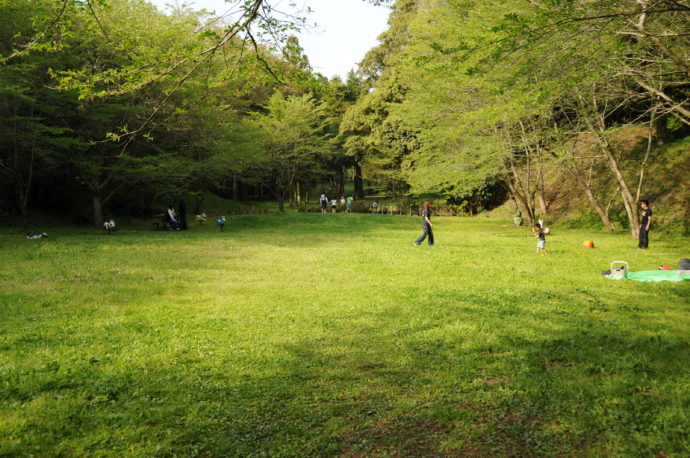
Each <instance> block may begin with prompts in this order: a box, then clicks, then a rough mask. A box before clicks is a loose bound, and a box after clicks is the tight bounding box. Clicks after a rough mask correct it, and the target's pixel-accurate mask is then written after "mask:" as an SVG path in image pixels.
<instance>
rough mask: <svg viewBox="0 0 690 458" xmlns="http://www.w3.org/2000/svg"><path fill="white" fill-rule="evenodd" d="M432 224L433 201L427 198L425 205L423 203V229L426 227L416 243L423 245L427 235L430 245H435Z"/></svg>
mask: <svg viewBox="0 0 690 458" xmlns="http://www.w3.org/2000/svg"><path fill="white" fill-rule="evenodd" d="M431 226H432V224H431V203H430V202H429V201H428V200H425V201H424V205H422V229H424V233H422V235H420V236H419V238H418V239H417V240H415V241H414V244H415V245H421V244H422V242H423V241H424V239H425V238H427V237H429V241H428V244H429V246H433V245H434V232H433V231H432V230H431Z"/></svg>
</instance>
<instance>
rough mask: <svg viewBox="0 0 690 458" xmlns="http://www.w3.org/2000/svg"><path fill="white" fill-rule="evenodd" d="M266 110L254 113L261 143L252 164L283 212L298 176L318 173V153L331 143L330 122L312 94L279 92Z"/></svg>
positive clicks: (324, 151)
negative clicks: (286, 95)
mask: <svg viewBox="0 0 690 458" xmlns="http://www.w3.org/2000/svg"><path fill="white" fill-rule="evenodd" d="M265 111H266V112H265V113H255V114H254V115H253V117H252V119H253V123H252V126H253V127H254V128H255V129H256V130H257V131H258V132H259V134H260V145H261V146H260V150H259V151H258V154H257V155H256V156H255V157H253V158H252V160H251V162H252V165H251V166H252V168H253V169H254V170H256V171H257V172H258V174H259V176H260V177H261V180H262V183H263V185H264V186H266V187H267V188H268V189H269V190H270V191H271V192H272V193H273V196H274V197H275V198H276V200H277V202H278V209H279V210H280V211H281V212H283V211H285V201H286V200H288V199H289V197H290V194H291V192H292V191H293V187H294V185H295V183H296V182H297V180H303V181H307V180H308V179H309V178H310V176H313V175H314V174H316V173H318V164H319V155H321V154H324V153H326V152H327V151H328V150H329V147H330V142H329V140H330V139H329V138H328V136H327V135H326V131H325V129H326V127H327V122H326V119H325V116H324V110H323V107H322V106H321V105H320V104H319V103H318V102H317V101H316V100H315V99H314V98H313V97H312V96H311V95H309V94H305V95H302V96H288V97H284V96H283V95H282V94H281V93H279V92H276V93H275V94H273V96H271V98H270V99H269V101H268V103H267V104H266V106H265Z"/></svg>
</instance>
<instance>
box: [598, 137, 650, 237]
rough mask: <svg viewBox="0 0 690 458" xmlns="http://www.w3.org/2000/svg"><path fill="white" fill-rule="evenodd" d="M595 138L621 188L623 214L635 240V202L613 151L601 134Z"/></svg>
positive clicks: (637, 233)
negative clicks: (625, 214)
mask: <svg viewBox="0 0 690 458" xmlns="http://www.w3.org/2000/svg"><path fill="white" fill-rule="evenodd" d="M597 138H598V139H599V143H600V145H601V147H602V150H603V151H604V155H605V156H606V159H607V162H608V164H609V169H611V172H613V176H614V177H615V178H616V181H617V182H618V186H620V188H621V197H622V198H623V205H624V206H625V212H626V213H627V215H628V221H629V223H630V234H631V235H632V237H633V238H634V239H636V238H637V237H638V236H639V231H640V217H639V214H638V212H637V202H636V201H635V197H633V195H632V193H631V192H630V188H628V184H627V183H626V181H625V177H624V176H623V173H622V172H621V170H620V167H619V166H618V160H617V159H616V157H615V155H614V154H613V149H612V148H611V144H610V143H609V141H608V138H607V137H606V135H605V134H603V133H601V132H597Z"/></svg>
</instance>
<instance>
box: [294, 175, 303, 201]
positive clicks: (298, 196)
mask: <svg viewBox="0 0 690 458" xmlns="http://www.w3.org/2000/svg"><path fill="white" fill-rule="evenodd" d="M301 192H302V191H301V190H300V186H299V181H298V182H296V183H295V202H297V206H298V207H300V206H302V196H301Z"/></svg>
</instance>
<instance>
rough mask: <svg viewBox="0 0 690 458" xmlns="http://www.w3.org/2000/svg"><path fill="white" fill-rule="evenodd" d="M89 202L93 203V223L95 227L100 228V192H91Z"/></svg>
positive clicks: (101, 203) (101, 220)
mask: <svg viewBox="0 0 690 458" xmlns="http://www.w3.org/2000/svg"><path fill="white" fill-rule="evenodd" d="M91 203H92V204H93V224H94V226H96V228H101V227H103V202H102V201H101V194H100V193H97V192H92V193H91Z"/></svg>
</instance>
